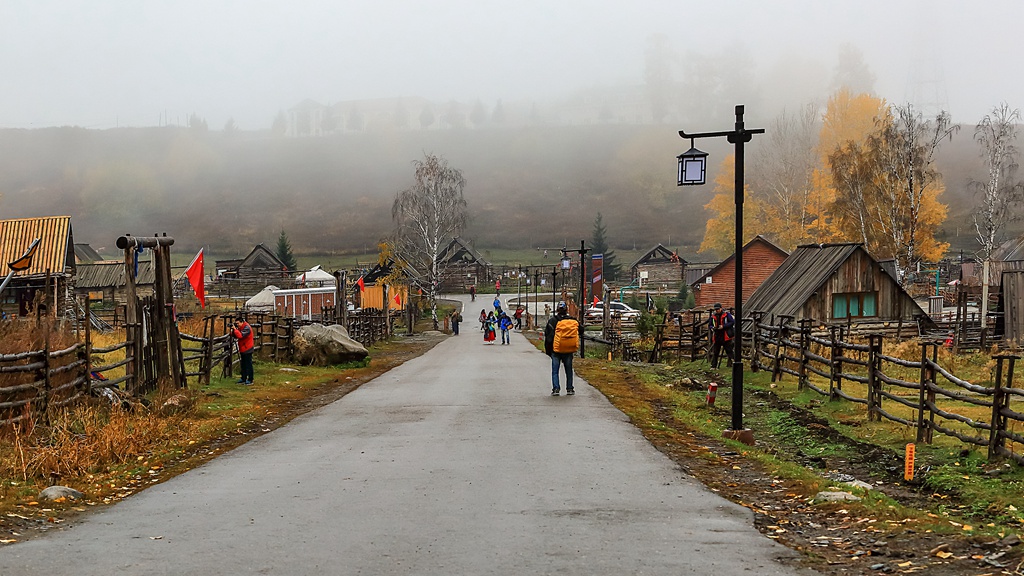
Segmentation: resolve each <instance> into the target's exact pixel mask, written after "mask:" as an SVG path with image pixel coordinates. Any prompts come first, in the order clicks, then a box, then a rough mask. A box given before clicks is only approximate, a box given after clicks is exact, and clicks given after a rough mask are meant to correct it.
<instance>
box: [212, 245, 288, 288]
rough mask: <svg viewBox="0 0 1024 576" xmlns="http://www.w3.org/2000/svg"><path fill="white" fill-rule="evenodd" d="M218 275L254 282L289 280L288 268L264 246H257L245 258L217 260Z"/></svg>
mask: <svg viewBox="0 0 1024 576" xmlns="http://www.w3.org/2000/svg"><path fill="white" fill-rule="evenodd" d="M216 267H217V275H218V276H220V277H223V278H229V279H236V280H245V281H252V282H270V281H273V282H280V281H281V280H286V279H288V278H289V276H290V274H289V272H288V266H286V265H285V263H284V262H281V259H280V258H278V257H277V255H276V254H274V252H273V251H272V250H271V249H270V248H267V247H266V246H264V245H263V244H257V245H256V246H255V247H254V248H253V249H252V251H251V252H249V254H248V255H247V256H246V257H245V258H238V259H233V260H217V262H216Z"/></svg>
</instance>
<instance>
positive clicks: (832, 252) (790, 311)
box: [744, 244, 864, 316]
mask: <svg viewBox="0 0 1024 576" xmlns="http://www.w3.org/2000/svg"><path fill="white" fill-rule="evenodd" d="M857 250H864V248H863V247H862V246H861V245H860V244H810V245H805V246H798V247H797V249H796V250H794V251H793V253H792V254H790V255H789V258H786V260H785V262H783V263H782V265H781V266H779V267H778V269H777V270H775V272H774V273H773V274H772V275H771V276H769V277H768V279H767V280H765V281H764V283H762V284H761V285H760V286H758V288H757V290H754V293H753V294H751V295H750V299H749V300H747V302H746V304H744V311H746V312H754V311H762V312H769V311H770V312H771V313H772V314H775V315H776V316H796V315H798V314H799V312H800V309H801V308H802V307H803V305H804V303H805V302H807V300H809V299H810V298H811V295H813V294H814V292H815V291H816V290H818V289H819V288H821V286H822V285H823V284H824V283H825V282H826V281H828V279H829V278H830V277H831V276H832V274H834V273H835V272H836V270H838V269H839V267H840V266H842V264H843V262H846V259H847V258H849V257H850V256H851V255H852V254H853V253H854V252H856V251H857Z"/></svg>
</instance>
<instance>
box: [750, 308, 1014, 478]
mask: <svg viewBox="0 0 1024 576" xmlns="http://www.w3.org/2000/svg"><path fill="white" fill-rule="evenodd" d="M812 326H813V322H810V321H801V322H799V323H798V324H797V325H793V324H779V325H771V324H764V323H757V324H756V325H752V326H751V328H752V330H751V331H750V333H749V336H748V337H747V338H745V340H744V341H745V342H750V345H749V346H748V347H747V348H746V349H745V357H747V358H749V359H750V360H751V368H752V369H753V370H755V371H758V370H769V371H771V373H772V381H773V382H775V381H780V380H781V379H782V378H783V377H784V375H786V374H789V375H792V376H795V377H796V378H797V382H798V384H797V386H798V388H799V389H806V390H811V391H813V392H815V393H817V394H819V395H821V396H824V397H826V398H828V399H830V400H846V401H849V402H855V403H859V404H864V405H865V406H866V410H867V416H868V419H869V420H873V421H880V420H882V419H885V420H890V421H892V422H897V423H899V424H903V425H905V426H909V427H913V428H915V429H916V436H917V441H918V442H926V443H931V442H932V440H933V434H934V433H935V432H938V433H940V434H944V435H947V436H950V437H953V438H956V439H958V440H960V441H962V442H965V443H968V444H973V445H976V446H980V447H985V448H987V450H988V457H989V458H996V457H1008V458H1011V459H1013V460H1015V461H1016V462H1018V463H1020V464H1024V454H1022V453H1021V450H1022V449H1024V435H1022V434H1021V433H1020V431H1024V430H1021V429H1024V413H1021V412H1018V411H1017V410H1014V409H1013V407H1014V404H1013V401H1014V400H1016V402H1017V407H1019V406H1021V405H1024V389H1020V388H1014V386H1013V371H1014V368H1015V364H1016V361H1017V360H1018V359H1019V356H1015V355H1012V354H1001V355H997V356H995V357H994V359H995V361H996V366H995V370H994V376H993V378H992V381H991V385H990V386H982V385H979V384H974V383H971V382H968V381H967V380H964V379H962V378H959V377H957V376H955V375H953V374H952V373H951V372H950V371H949V370H947V369H946V368H943V367H942V366H940V365H939V363H938V361H937V358H938V349H939V345H938V344H936V343H934V342H922V343H920V347H921V356H920V360H906V359H903V358H897V357H894V356H891V355H887V354H884V353H883V339H884V336H883V335H881V334H873V335H869V336H868V337H867V342H866V343H862V342H855V341H851V340H850V339H847V338H845V337H844V336H845V335H844V332H843V329H842V327H832V328H831V329H830V330H829V333H828V335H827V336H826V337H823V336H821V335H819V334H815V331H814V330H813V328H812ZM745 336H747V335H746V334H745ZM898 411H902V412H903V413H904V414H903V415H900V414H897V412H898ZM1014 444H1016V445H1017V446H1016V449H1014V448H1015V446H1014Z"/></svg>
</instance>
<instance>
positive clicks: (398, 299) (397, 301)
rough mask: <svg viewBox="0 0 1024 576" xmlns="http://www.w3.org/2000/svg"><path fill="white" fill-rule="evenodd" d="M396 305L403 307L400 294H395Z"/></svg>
mask: <svg viewBox="0 0 1024 576" xmlns="http://www.w3.org/2000/svg"><path fill="white" fill-rule="evenodd" d="M395 305H396V306H401V305H402V294H401V293H400V292H395Z"/></svg>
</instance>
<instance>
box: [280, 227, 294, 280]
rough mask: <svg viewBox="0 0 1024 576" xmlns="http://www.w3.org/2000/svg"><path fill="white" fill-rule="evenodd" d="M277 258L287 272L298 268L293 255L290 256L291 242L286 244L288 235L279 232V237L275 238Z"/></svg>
mask: <svg viewBox="0 0 1024 576" xmlns="http://www.w3.org/2000/svg"><path fill="white" fill-rule="evenodd" d="M277 257H278V259H279V260H281V262H284V265H285V266H287V267H288V269H289V270H295V269H297V268H298V267H299V264H298V263H297V262H296V261H295V255H294V254H292V245H291V242H288V235H287V234H285V233H284V230H281V235H280V236H278V237H277Z"/></svg>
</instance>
